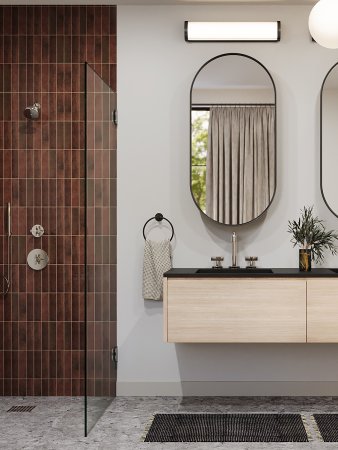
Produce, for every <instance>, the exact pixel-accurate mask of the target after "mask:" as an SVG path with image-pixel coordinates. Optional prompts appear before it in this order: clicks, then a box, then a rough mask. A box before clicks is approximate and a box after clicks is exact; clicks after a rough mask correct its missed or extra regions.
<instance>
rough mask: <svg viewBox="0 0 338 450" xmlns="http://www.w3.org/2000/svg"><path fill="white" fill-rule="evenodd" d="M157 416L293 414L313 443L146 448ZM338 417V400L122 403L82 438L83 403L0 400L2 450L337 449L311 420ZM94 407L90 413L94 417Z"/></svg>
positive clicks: (140, 399) (221, 399) (76, 400)
mask: <svg viewBox="0 0 338 450" xmlns="http://www.w3.org/2000/svg"><path fill="white" fill-rule="evenodd" d="M13 405H34V406H36V408H35V409H34V410H33V411H32V412H30V413H7V410H8V409H9V408H10V407H11V406H13ZM157 412H164V413H165V412H196V413H197V412H221V413H222V412H223V413H226V412H281V413H282V412H289V413H297V412H299V413H301V414H303V415H304V416H305V419H306V423H307V427H308V433H309V434H310V435H311V436H312V438H313V441H311V442H308V443H294V444H292V443H283V444H275V443H271V444H262V443H250V444H246V443H225V444H221V443H190V444H177V443H172V444H170V443H168V444H158V443H143V442H142V435H143V434H144V430H145V427H146V426H147V424H149V421H150V420H151V417H152V415H153V414H155V413H157ZM314 412H338V397H306V398H305V397H292V398H291V397H274V398H270V397H255V398H253V397H212V398H208V397H186V398H178V397H118V398H116V399H114V400H113V401H112V403H111V404H110V405H109V406H108V408H107V409H106V411H105V413H104V415H103V416H102V417H101V419H100V420H99V422H98V423H97V424H96V425H95V427H94V428H93V429H92V431H91V433H90V435H89V437H87V438H85V437H83V420H84V407H83V399H82V398H79V397H76V398H74V397H26V398H22V397H2V398H0V449H6V450H7V449H8V450H14V449H15V450H21V449H43V450H52V449H60V450H68V449H72V450H77V449H100V450H101V449H102V450H105V449H114V450H141V449H142V450H143V449H148V450H176V449H177V450H179V449H189V450H190V449H194V450H201V449H223V450H229V449H234V450H260V449H262V450H265V449H276V450H282V449H283V450H304V449H308V450H314V449H316V450H317V449H318V450H322V449H336V450H337V449H338V443H324V442H321V440H320V438H319V436H318V434H317V433H316V430H315V426H314V423H313V420H312V419H311V415H312V414H313V413H314ZM96 413H97V411H95V406H94V407H93V408H92V410H91V411H90V415H91V417H92V416H93V415H95V414H96Z"/></svg>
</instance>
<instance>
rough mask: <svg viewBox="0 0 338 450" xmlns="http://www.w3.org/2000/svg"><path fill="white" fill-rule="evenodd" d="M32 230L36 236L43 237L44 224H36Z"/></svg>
mask: <svg viewBox="0 0 338 450" xmlns="http://www.w3.org/2000/svg"><path fill="white" fill-rule="evenodd" d="M30 232H31V233H32V235H33V236H34V237H41V236H42V235H43V234H44V232H45V230H44V228H43V226H42V225H34V226H33V227H32V229H31V230H30Z"/></svg>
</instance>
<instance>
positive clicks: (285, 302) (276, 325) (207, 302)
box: [164, 278, 306, 343]
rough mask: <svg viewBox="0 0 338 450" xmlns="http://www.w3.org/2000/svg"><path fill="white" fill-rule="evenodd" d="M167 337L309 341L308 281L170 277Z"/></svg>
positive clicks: (167, 283) (178, 339) (173, 339)
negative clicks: (307, 313) (307, 337)
mask: <svg viewBox="0 0 338 450" xmlns="http://www.w3.org/2000/svg"><path fill="white" fill-rule="evenodd" d="M164 310H165V314H164V322H165V323H164V335H165V336H164V338H165V340H166V341H167V342H186V343H188V342H229V343H230V342H238V343H240V342H243V343H244V342H252V343H255V342H256V343H259V342H262V343H263V342H306V281H305V280H296V279H295V280H288V282H287V283H286V282H285V280H283V279H252V278H251V279H248V278H241V279H233V278H232V279H229V278H227V279H211V278H203V279H201V278H199V279H198V280H196V279H193V278H168V279H166V280H165V285H164Z"/></svg>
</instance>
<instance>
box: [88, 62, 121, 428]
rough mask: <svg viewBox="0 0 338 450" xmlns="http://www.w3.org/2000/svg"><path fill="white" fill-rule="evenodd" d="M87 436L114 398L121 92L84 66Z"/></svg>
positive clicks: (89, 67) (91, 69)
mask: <svg viewBox="0 0 338 450" xmlns="http://www.w3.org/2000/svg"><path fill="white" fill-rule="evenodd" d="M85 130H86V133H85V142H86V144H85V166H86V192H85V198H86V244H85V260H86V295H85V297H86V300H85V302H86V380H85V435H86V436H87V435H88V433H89V432H90V430H91V429H92V428H93V426H94V425H95V423H96V422H97V421H98V419H99V418H100V417H101V415H102V414H103V413H104V411H105V409H106V408H107V406H109V404H110V403H111V401H112V398H113V397H115V392H116V363H115V362H114V349H115V348H116V93H115V92H113V91H112V89H111V88H110V87H109V86H108V84H106V83H105V82H104V81H103V80H102V78H100V76H99V75H98V74H97V73H96V72H95V71H94V70H93V68H92V67H91V66H90V65H89V64H87V63H86V65H85Z"/></svg>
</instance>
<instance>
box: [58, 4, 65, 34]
mask: <svg viewBox="0 0 338 450" xmlns="http://www.w3.org/2000/svg"><path fill="white" fill-rule="evenodd" d="M64 22H65V7H64V6H58V7H57V8H56V33H57V34H59V35H64V33H65V27H64Z"/></svg>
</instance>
